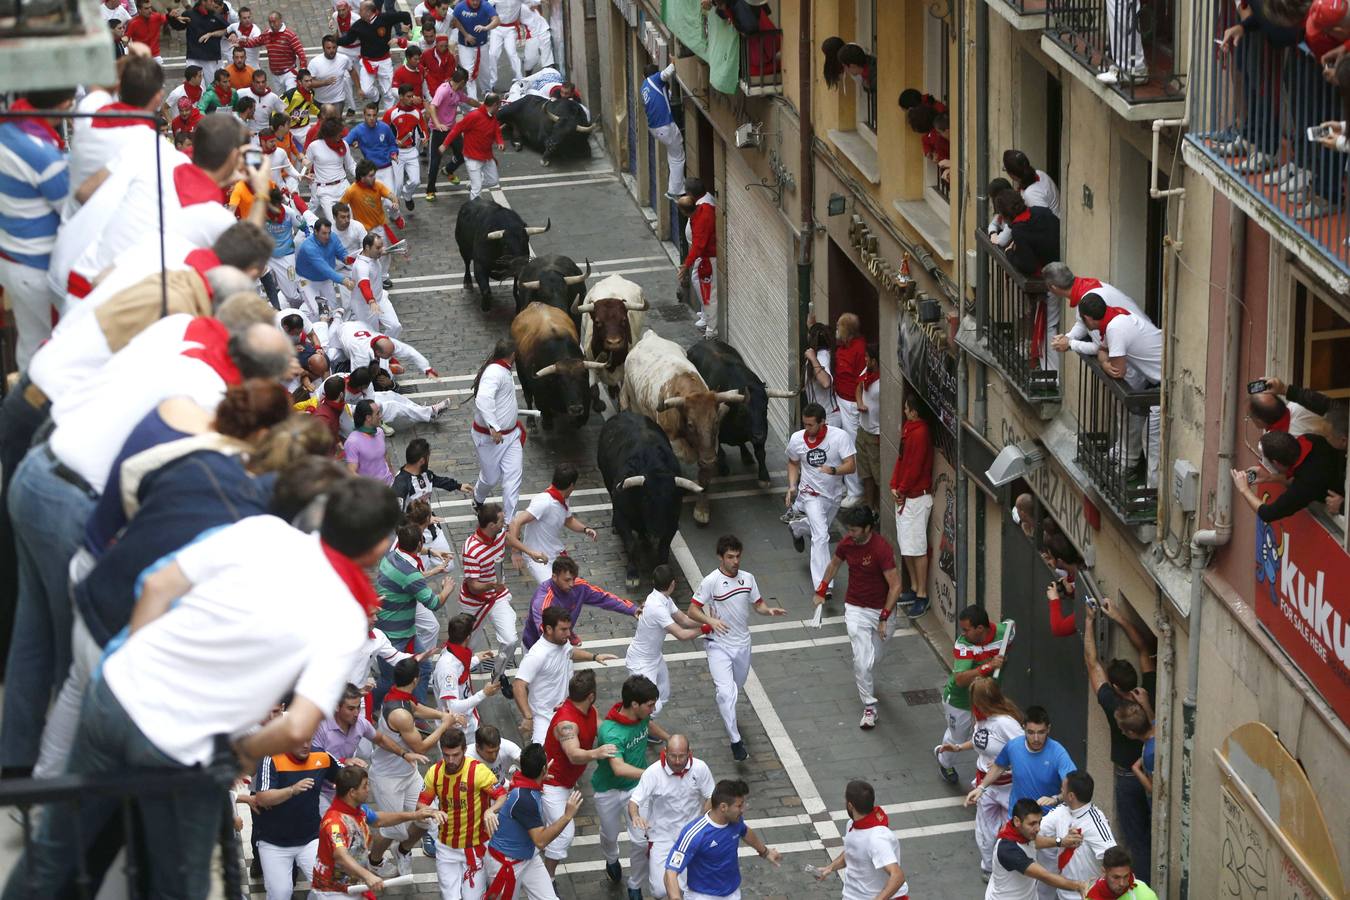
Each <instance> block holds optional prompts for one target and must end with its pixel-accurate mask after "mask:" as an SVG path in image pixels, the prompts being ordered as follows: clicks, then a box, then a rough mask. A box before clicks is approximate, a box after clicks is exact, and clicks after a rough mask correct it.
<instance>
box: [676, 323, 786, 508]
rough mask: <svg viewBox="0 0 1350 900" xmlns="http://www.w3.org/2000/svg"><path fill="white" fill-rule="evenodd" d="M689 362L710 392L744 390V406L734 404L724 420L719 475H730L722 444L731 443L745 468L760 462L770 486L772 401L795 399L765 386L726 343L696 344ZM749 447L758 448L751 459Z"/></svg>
mask: <svg viewBox="0 0 1350 900" xmlns="http://www.w3.org/2000/svg"><path fill="white" fill-rule="evenodd" d="M689 361H690V362H691V363H693V364H694V368H696V369H698V374H699V375H701V376H703V380H704V381H705V382H706V383H707V385H708V389H709V390H713V391H740V392H741V393H742V394H743V395H744V396H745V402H744V403H733V404H731V406H730V407H729V408H728V410H727V414H726V415H725V416H723V417H722V424H721V426H720V427H719V428H718V431H717V440H718V444H719V446H718V448H717V472H718V474H719V475H725V474H727V471H728V467H727V453H726V450H725V449H723V447H722V446H720V445H726V444H730V445H733V446H736V447H739V448H740V450H741V462H742V463H743V464H744V465H747V466H748V465H751V464H752V463H757V464H758V466H759V470H758V479H759V485H760V487H768V486H769V467H768V465H767V464H766V463H765V460H764V442H765V441H766V440H768V437H769V400H770V398H786V399H791V398H792V397H794V396H796V395H795V394H793V393H792V392H791V391H776V390H770V389H769V388H767V387H765V385H764V381H763V379H761V378H760V377H759V376H758V375H756V374H755V373H754V371H753V370H752V369H751V368H750V367H749V366H748V365H746V364H745V360H744V359H743V358H742V357H741V354H740V353H739V352H738V351H737V350H736V348H735V347H733V346H731V345H730V344H728V343H725V342H724V341H718V340H711V341H696V342H695V343H694V346H692V347H690V348H689ZM747 444H749V445H750V446H751V447H754V451H755V452H754V457H753V459H752V458H751V455H750V449H749V448H748V447H747V446H746V445H747Z"/></svg>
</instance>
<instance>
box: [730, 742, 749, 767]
mask: <svg viewBox="0 0 1350 900" xmlns="http://www.w3.org/2000/svg"><path fill="white" fill-rule="evenodd" d="M731 758H732V759H734V760H736V762H745V761H746V760H747V759H749V758H750V754H749V753H747V752H746V749H745V741H737V742H736V743H734V744H732V745H731Z"/></svg>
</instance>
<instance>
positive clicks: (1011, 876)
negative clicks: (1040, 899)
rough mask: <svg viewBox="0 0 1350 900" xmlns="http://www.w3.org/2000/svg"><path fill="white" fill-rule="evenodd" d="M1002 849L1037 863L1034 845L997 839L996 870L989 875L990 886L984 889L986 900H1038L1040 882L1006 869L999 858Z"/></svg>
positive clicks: (995, 846)
mask: <svg viewBox="0 0 1350 900" xmlns="http://www.w3.org/2000/svg"><path fill="white" fill-rule="evenodd" d="M1010 845H1011V846H1010ZM1000 848H1006V850H1005V852H1007V853H1020V854H1021V855H1022V856H1025V857H1027V858H1028V859H1029V860H1031V861H1032V862H1036V861H1037V860H1036V847H1035V845H1034V844H1029V843H1028V844H1022V843H1014V842H1013V841H1009V840H1007V839H1005V838H998V839H996V840H995V841H994V870H993V871H992V872H990V873H989V884H988V885H986V886H985V889H984V900H1036V886H1037V885H1039V884H1040V882H1039V881H1037V880H1036V879H1034V878H1031V877H1030V876H1027V875H1023V874H1022V873H1021V872H1018V871H1016V870H1014V869H1008V868H1004V866H1003V862H1002V860H1000V859H999V858H998V853H999V849H1000Z"/></svg>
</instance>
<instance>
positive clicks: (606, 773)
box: [591, 703, 650, 794]
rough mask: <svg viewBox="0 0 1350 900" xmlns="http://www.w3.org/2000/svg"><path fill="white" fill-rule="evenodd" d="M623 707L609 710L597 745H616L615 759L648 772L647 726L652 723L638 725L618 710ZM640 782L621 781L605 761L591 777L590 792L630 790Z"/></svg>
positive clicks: (596, 742)
mask: <svg viewBox="0 0 1350 900" xmlns="http://www.w3.org/2000/svg"><path fill="white" fill-rule="evenodd" d="M622 708H623V706H622V705H621V704H619V703H615V704H614V705H613V706H612V707H610V710H609V713H608V714H607V715H606V716H605V718H604V719H603V720H602V721H601V722H600V728H599V729H598V730H597V732H596V738H595V745H596V746H597V747H600V746H603V745H605V744H613V745H614V746H615V747H618V748H619V752H618V754H617V755H616V756H615V757H614V758H615V759H621V760H623V761H624V762H626V763H628V764H629V765H630V766H632V767H633V768H635V769H639V770H640V769H645V768H647V726H648V724H649V723H650V720H649V719H642V720H641V721H636V722H635V721H633V720H632V719H628V718H626V717H625V716H624V715H623V713H621V712H620V711H619V710H621V709H622ZM637 783H638V780H637V779H636V778H620V777H619V776H617V775H615V774H614V769H612V768H611V767H610V765H609V761H608V760H603V759H602V760H600V761H599V762H597V763H596V764H595V772H594V773H592V775H591V789H592V790H593V791H595V792H596V793H597V794H598V793H600V792H601V791H631V790H632V789H633V788H635V787H637Z"/></svg>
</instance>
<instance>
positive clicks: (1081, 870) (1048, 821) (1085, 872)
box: [1040, 803, 1116, 900]
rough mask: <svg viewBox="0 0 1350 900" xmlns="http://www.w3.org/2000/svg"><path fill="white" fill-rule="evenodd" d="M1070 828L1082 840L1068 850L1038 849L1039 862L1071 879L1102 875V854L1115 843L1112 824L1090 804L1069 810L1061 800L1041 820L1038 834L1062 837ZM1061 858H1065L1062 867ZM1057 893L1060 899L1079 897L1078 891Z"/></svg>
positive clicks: (1094, 878) (1092, 877)
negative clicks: (1081, 836) (1078, 833)
mask: <svg viewBox="0 0 1350 900" xmlns="http://www.w3.org/2000/svg"><path fill="white" fill-rule="evenodd" d="M1070 831H1078V832H1081V833H1082V835H1083V843H1082V844H1080V845H1079V846H1077V847H1073V848H1069V849H1060V848H1057V847H1052V848H1050V849H1048V850H1042V851H1040V855H1041V857H1042V859H1041V865H1043V866H1046V868H1048V869H1049V870H1050V871H1051V872H1059V873H1060V874H1062V875H1063V876H1064V877H1065V878H1071V879H1073V880H1074V881H1096V880H1097V879H1098V878H1101V877H1102V855H1103V854H1105V853H1106V851H1107V850H1109V849H1110V848H1112V847H1114V846H1115V845H1116V837H1115V835H1114V834H1113V833H1112V832H1111V823H1110V822H1109V821H1107V818H1106V814H1105V813H1103V812H1102V811H1101V810H1100V809H1098V808H1097V807H1095V806H1093V805H1092V804H1091V803H1086V804H1084V805H1083V806H1080V807H1079V808H1078V809H1069V804H1067V803H1061V804H1060V805H1059V806H1056V807H1055V808H1054V809H1052V810H1050V812H1048V813H1046V814H1045V816H1044V818H1042V819H1041V837H1047V838H1062V837H1065V836H1067V835H1068V834H1069V832H1070ZM1066 855H1067V856H1068V858H1067V859H1066V860H1065V856H1066ZM1060 860H1065V861H1064V865H1063V866H1062V867H1061V866H1060ZM1047 863H1049V865H1047ZM1057 895H1058V896H1059V898H1060V900H1075V898H1077V897H1079V896H1080V895H1079V893H1078V892H1077V891H1065V890H1060V891H1058V892H1057Z"/></svg>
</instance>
